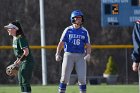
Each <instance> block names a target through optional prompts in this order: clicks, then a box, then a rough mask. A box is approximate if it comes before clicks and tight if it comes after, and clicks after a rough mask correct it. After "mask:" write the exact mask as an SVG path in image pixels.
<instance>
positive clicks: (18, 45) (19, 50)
mask: <svg viewBox="0 0 140 93" xmlns="http://www.w3.org/2000/svg"><path fill="white" fill-rule="evenodd" d="M24 48H28V49H29V45H28V42H27V40H26V39H25V38H24V37H22V36H21V35H19V36H17V37H14V38H13V49H14V54H15V56H16V57H17V58H20V57H21V56H22V55H23V49H24ZM25 60H32V56H31V52H30V49H29V54H28V56H27V57H26V59H25Z"/></svg>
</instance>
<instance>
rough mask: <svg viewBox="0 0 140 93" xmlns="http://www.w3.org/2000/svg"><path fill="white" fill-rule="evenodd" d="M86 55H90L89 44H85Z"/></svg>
mask: <svg viewBox="0 0 140 93" xmlns="http://www.w3.org/2000/svg"><path fill="white" fill-rule="evenodd" d="M86 54H91V45H90V44H89V43H87V44H86Z"/></svg>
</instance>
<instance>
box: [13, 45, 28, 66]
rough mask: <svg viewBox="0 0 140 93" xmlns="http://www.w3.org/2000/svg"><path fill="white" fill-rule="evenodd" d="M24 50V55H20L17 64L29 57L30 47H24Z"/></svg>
mask: <svg viewBox="0 0 140 93" xmlns="http://www.w3.org/2000/svg"><path fill="white" fill-rule="evenodd" d="M22 50H23V54H22V56H21V57H19V58H17V60H16V61H15V64H17V65H18V64H20V63H21V61H23V60H25V59H26V57H27V56H28V54H29V49H28V48H23V49H22Z"/></svg>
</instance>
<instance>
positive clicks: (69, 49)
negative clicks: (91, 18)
mask: <svg viewBox="0 0 140 93" xmlns="http://www.w3.org/2000/svg"><path fill="white" fill-rule="evenodd" d="M70 20H71V23H72V25H71V26H69V27H67V28H66V29H65V30H64V32H63V33H62V36H61V38H60V42H59V43H58V46H57V50H56V54H55V59H56V61H61V59H62V57H61V56H60V53H61V50H62V48H63V47H64V56H63V63H62V72H61V79H60V84H59V92H58V93H65V91H66V86H67V83H68V82H69V79H70V75H71V72H72V70H73V67H74V65H75V69H76V72H77V75H78V84H79V89H80V93H86V61H89V60H90V54H91V45H90V37H89V34H88V31H87V30H86V29H85V28H84V27H83V26H82V24H83V22H84V18H83V13H82V12H81V11H80V10H75V11H73V12H72V13H71V17H70ZM85 46H86V47H85Z"/></svg>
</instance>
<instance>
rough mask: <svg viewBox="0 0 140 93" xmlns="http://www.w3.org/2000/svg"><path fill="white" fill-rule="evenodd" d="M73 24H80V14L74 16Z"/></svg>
mask: <svg viewBox="0 0 140 93" xmlns="http://www.w3.org/2000/svg"><path fill="white" fill-rule="evenodd" d="M74 20H75V24H77V25H81V24H82V17H81V16H76V17H74Z"/></svg>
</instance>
